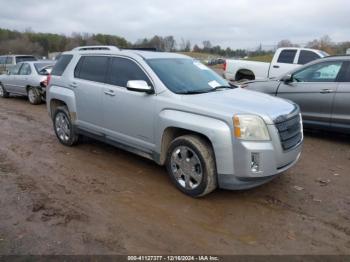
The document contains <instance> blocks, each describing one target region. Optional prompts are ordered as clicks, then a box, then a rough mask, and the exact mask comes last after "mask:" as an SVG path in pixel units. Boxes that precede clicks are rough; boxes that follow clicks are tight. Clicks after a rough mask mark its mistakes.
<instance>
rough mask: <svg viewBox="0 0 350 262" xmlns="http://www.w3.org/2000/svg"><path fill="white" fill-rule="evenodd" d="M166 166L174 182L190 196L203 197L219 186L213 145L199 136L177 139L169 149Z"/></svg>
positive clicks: (186, 136)
mask: <svg viewBox="0 0 350 262" xmlns="http://www.w3.org/2000/svg"><path fill="white" fill-rule="evenodd" d="M166 167H167V170H168V173H169V175H170V178H171V180H172V182H173V183H174V184H175V185H176V187H177V188H178V189H179V190H180V191H182V192H183V193H185V194H187V195H189V196H192V197H201V196H204V195H207V194H209V193H210V192H212V191H213V190H215V189H216V187H217V174H216V165H215V157H214V153H213V150H212V147H211V145H210V144H209V143H208V142H207V141H206V140H205V139H203V138H201V137H199V136H194V135H185V136H181V137H179V138H177V139H175V140H174V141H173V142H172V143H171V145H170V148H169V150H168V154H167V161H166Z"/></svg>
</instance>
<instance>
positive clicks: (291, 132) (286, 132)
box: [275, 114, 303, 151]
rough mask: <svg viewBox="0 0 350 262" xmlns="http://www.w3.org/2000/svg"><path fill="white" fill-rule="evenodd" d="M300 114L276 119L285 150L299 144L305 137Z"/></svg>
mask: <svg viewBox="0 0 350 262" xmlns="http://www.w3.org/2000/svg"><path fill="white" fill-rule="evenodd" d="M300 120H301V119H300V115H299V114H296V115H294V116H291V117H289V118H288V117H279V119H277V120H276V121H275V126H276V128H277V130H278V133H279V136H280V140H281V143H282V148H283V150H285V151H286V150H289V149H292V148H293V147H295V146H296V145H298V144H299V143H300V142H301V141H302V139H303V133H302V127H301V121H300Z"/></svg>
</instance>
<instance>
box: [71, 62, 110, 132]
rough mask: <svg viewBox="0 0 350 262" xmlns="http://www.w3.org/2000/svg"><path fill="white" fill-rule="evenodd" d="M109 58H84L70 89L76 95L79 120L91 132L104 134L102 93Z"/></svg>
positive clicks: (75, 73) (79, 64)
mask: <svg viewBox="0 0 350 262" xmlns="http://www.w3.org/2000/svg"><path fill="white" fill-rule="evenodd" d="M107 66H108V57H105V56H83V57H82V58H81V59H80V61H79V63H78V65H77V68H76V69H75V71H74V76H75V78H74V79H73V80H72V82H71V83H70V87H71V88H72V90H73V91H74V93H75V97H76V106H77V120H78V123H79V125H80V126H81V127H85V128H87V129H88V130H89V131H95V132H98V133H100V132H102V124H103V108H102V100H101V99H102V92H103V89H104V87H105V83H104V82H105V78H106V73H107Z"/></svg>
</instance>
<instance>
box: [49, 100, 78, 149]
mask: <svg viewBox="0 0 350 262" xmlns="http://www.w3.org/2000/svg"><path fill="white" fill-rule="evenodd" d="M52 120H53V126H54V130H55V134H56V136H57V138H58V140H59V141H60V142H61V144H63V145H65V146H74V145H76V144H77V143H78V140H79V135H78V134H77V132H76V130H75V128H74V126H73V124H72V121H71V118H70V114H69V111H68V109H67V107H65V106H62V107H58V108H57V109H56V111H55V113H54V115H53V119H52Z"/></svg>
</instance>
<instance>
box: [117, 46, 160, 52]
mask: <svg viewBox="0 0 350 262" xmlns="http://www.w3.org/2000/svg"><path fill="white" fill-rule="evenodd" d="M123 50H134V51H151V52H158V51H159V50H158V49H157V48H156V47H130V48H123Z"/></svg>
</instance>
